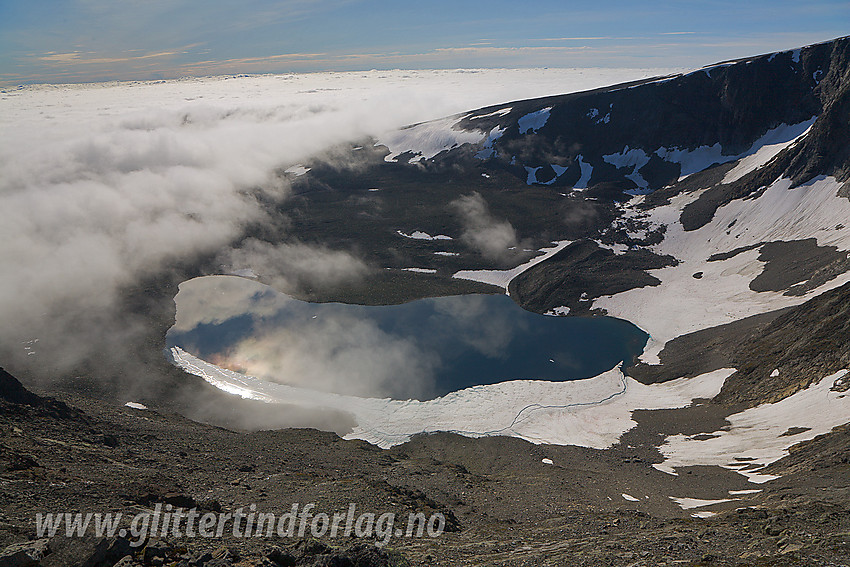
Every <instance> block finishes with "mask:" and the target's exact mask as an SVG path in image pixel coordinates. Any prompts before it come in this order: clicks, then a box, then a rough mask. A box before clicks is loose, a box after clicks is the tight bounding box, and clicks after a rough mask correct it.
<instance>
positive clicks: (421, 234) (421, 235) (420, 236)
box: [396, 230, 452, 240]
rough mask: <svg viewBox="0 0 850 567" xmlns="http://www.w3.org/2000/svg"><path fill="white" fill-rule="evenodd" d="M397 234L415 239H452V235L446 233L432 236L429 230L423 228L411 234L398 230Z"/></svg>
mask: <svg viewBox="0 0 850 567" xmlns="http://www.w3.org/2000/svg"><path fill="white" fill-rule="evenodd" d="M396 234H398V235H399V236H403V237H404V238H410V239H413V240H452V237H451V236H446V235H445V234H438V235H437V236H431V235H430V234H428V233H427V232H423V231H421V230H414V231H413V232H411V233H410V234H407V233H405V232H402V231H400V230H397V231H396Z"/></svg>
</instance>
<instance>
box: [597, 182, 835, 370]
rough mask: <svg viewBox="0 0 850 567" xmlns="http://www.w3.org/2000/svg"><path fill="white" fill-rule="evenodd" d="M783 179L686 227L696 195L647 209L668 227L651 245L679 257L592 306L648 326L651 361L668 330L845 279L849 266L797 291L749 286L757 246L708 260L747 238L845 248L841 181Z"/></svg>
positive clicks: (790, 299)
mask: <svg viewBox="0 0 850 567" xmlns="http://www.w3.org/2000/svg"><path fill="white" fill-rule="evenodd" d="M790 185H791V182H790V180H788V179H780V180H778V181H777V182H775V183H774V184H773V185H771V186H770V187H768V188H767V189H766V190H765V192H764V193H763V194H762V195H761V196H760V197H759V198H757V199H747V200H736V201H733V202H731V203H729V204H727V205H725V206H723V207H720V208H719V209H718V210H717V212H716V213H715V215H714V219H713V220H712V221H711V222H710V223H708V224H707V225H705V226H703V227H702V228H700V229H698V230H694V231H689V232H686V231H685V230H684V228H683V227H682V224H681V223H680V222H679V217H680V215H681V211H682V209H683V208H684V206H685V205H687V204H688V203H690V202H692V201H693V200H694V199H695V198H696V195H694V194H684V195H679V196H677V197H674V198H673V199H671V202H670V204H669V205H665V206H662V207H657V208H655V209H653V210H652V212H651V213H650V217H649V220H650V221H651V222H652V223H653V224H664V225H667V232H666V235H665V238H664V241H663V242H661V243H660V244H658V245H655V246H652V247H651V249H652V250H653V251H655V252H657V253H659V254H669V255H671V256H673V257H675V258H678V259H679V260H680V263H679V264H678V265H677V266H671V267H667V268H662V269H658V270H649V273H650V274H651V275H653V276H655V277H657V278H658V279H660V280H661V284H660V285H658V286H655V287H644V288H638V289H632V290H629V291H625V292H623V293H618V294H616V295H613V296H603V297H600V298H598V299H596V300H595V301H594V303H593V307H594V308H602V309H605V310H606V311H607V312H608V314H609V315H611V316H613V317H620V318H622V319H627V320H629V321H631V322H633V323H634V324H635V325H637V326H639V327H640V328H642V329H643V330H644V331H646V332H647V333H649V335H650V340H649V342H648V344H647V347H646V350H645V351H644V353H643V354H642V355H641V357H640V358H641V360H643V361H644V362H647V363H650V364H658V363H659V360H658V353H659V352H661V350H662V348H663V347H664V344H665V343H667V341H669V340H671V339H673V338H675V337H678V336H680V335H683V334H686V333H690V332H693V331H698V330H700V329H706V328H709V327H714V326H717V325H722V324H725V323H731V322H733V321H737V320H739V319H743V318H744V317H749V316H751V315H756V314H759V313H766V312H768V311H772V310H774V309H780V308H783V307H789V306H793V305H799V304H801V303H804V302H805V301H807V300H808V299H811V298H812V297H814V296H815V295H818V294H820V293H823V292H824V291H827V290H829V289H833V288H836V287H838V286H841V285H843V284H845V283H847V282H848V281H850V274H843V275H841V276H839V277H837V278H835V279H833V280H831V281H829V282H827V283H826V284H824V285H822V286H821V287H819V288H817V289H815V290H813V291H811V292H809V293H808V294H806V295H803V296H785V295H783V294H782V292H772V291H767V292H755V291H752V290H751V289H750V288H749V284H750V282H751V281H752V280H753V279H755V278H756V277H757V276H758V275H759V274H761V273H762V271H763V270H764V263H763V262H761V261H759V260H758V256H759V252H758V250H757V249H753V250H750V251H748V252H742V253H740V254H737V255H735V256H733V257H732V258H729V259H727V260H723V261H715V262H709V261H708V258H709V257H710V256H711V255H713V254H717V253H722V252H729V251H731V250H733V249H736V248H740V247H744V246H747V245H754V244H758V243H760V242H773V241H789V240H800V239H806V238H811V237H812V236H814V237H816V238H817V241H818V245H819V246H836V247H837V248H838V249H839V250H845V251H846V250H850V228H847V227H845V226H844V225H845V224H847V219H848V218H850V200H848V199H845V198H843V197H839V196H838V195H837V193H838V190H839V188H840V187H841V183H839V182H838V181H837V180H836V179H835V178H833V177H819V178H816V179H814V180H812V181H810V182H809V183H807V184H805V185H801V186H799V187H796V188H794V189H789V187H790ZM733 223H734V224H733ZM836 227H842V228H840V229H837V228H836ZM696 272H703V275H702V277H701V278H700V279H695V278H694V277H693V274H694V273H696Z"/></svg>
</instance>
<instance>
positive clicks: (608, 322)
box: [167, 276, 648, 399]
mask: <svg viewBox="0 0 850 567" xmlns="http://www.w3.org/2000/svg"><path fill="white" fill-rule="evenodd" d="M176 302H177V314H178V317H177V324H176V325H175V327H174V328H172V329H171V330H170V331H169V333H168V335H167V342H168V345H169V346H179V347H181V348H183V349H184V350H186V351H187V352H190V353H192V354H195V355H196V356H199V357H200V358H202V359H204V360H207V361H210V362H214V363H216V364H219V365H221V366H225V367H229V368H231V369H235V370H239V371H243V372H246V373H248V374H252V375H255V376H259V377H261V378H264V379H268V380H272V381H275V382H281V383H288V384H292V385H295V386H302V387H310V388H315V389H320V390H327V391H334V392H337V393H344V394H355V395H362V396H378V397H393V398H396V399H407V398H417V399H429V398H433V397H436V396H440V395H443V394H446V393H448V392H452V391H455V390H459V389H463V388H467V387H469V386H476V385H480V384H493V383H497V382H503V381H507V380H517V379H534V380H552V381H563V380H575V379H580V378H588V377H591V376H595V375H597V374H600V373H602V372H604V371H606V370H609V369H610V368H612V367H614V366H616V365H617V364H618V363H620V362H623V361H627V362H628V361H631V359H632V357H634V356H636V355H638V354H640V352H641V351H642V349H643V347H644V345H645V344H646V340H647V338H648V336H647V335H646V334H645V333H644V332H642V331H641V330H640V329H638V328H637V327H635V326H634V325H632V324H631V323H629V322H627V321H622V320H619V319H613V318H608V317H595V318H584V317H552V316H544V315H538V314H535V313H531V312H529V311H525V310H524V309H522V308H520V307H519V306H517V305H516V304H515V303H514V302H513V301H512V300H511V299H510V298H509V297H507V296H504V295H468V296H457V297H443V298H434V299H422V300H418V301H413V302H411V303H406V304H403V305H390V306H378V307H375V306H360V305H344V304H339V303H324V304H317V303H307V302H303V301H299V300H296V299H292V298H290V297H288V296H286V295H283V294H280V293H278V292H275V291H274V290H272V289H271V288H268V287H266V286H262V285H261V284H258V283H256V282H253V281H250V280H245V279H241V278H233V277H226V276H215V277H210V278H198V279H197V280H192V281H190V282H186V283H184V284H182V285H181V288H180V294H178V296H177V298H176Z"/></svg>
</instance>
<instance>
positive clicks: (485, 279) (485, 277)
mask: <svg viewBox="0 0 850 567" xmlns="http://www.w3.org/2000/svg"><path fill="white" fill-rule="evenodd" d="M570 244H572V240H561V241H559V242H555V243H554V246H551V247H549V248H541V249H540V250H539V252H541V253H542V254H541V255H540V256H537V257H535V258H532V259H531V260H529V261H528V262H525V263H524V264H521V265H519V266H517V267H515V268H511V269H510V270H461V271H459V272H457V273H456V274H454V275H453V276H452V277H453V278H458V279H462V280H472V281H475V282H481V283H486V284H491V285H495V286H498V287H501V288H504V289H505V293H508V286H509V285H510V283H511V280H512V279H514V278H515V277H517V276H518V275H520V274H521V273H523V272H524V271H526V270H527V269H529V268H531V267H532V266H536V265H537V264H539V263H540V262H543V261H544V260H548V259H549V258H551V257H552V256H554V255H555V254H557V253H558V252H560V251H561V250H563V249H564V248H566V247H567V246H569V245H570Z"/></svg>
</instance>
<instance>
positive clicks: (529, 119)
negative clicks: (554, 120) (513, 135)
mask: <svg viewBox="0 0 850 567" xmlns="http://www.w3.org/2000/svg"><path fill="white" fill-rule="evenodd" d="M551 110H552V107H551V106H549V107H546V108H543V109H541V110H538V111H536V112H531V113H529V114H526V115H525V116H523V117H522V118H520V119H519V120H517V126H518V127H519V133H520V134H528V133H529V132H534V133H535V134H536V133H537V131H538V130H540V129H541V128H543V127H544V126H545V125H546V122H548V121H549V112H551Z"/></svg>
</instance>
